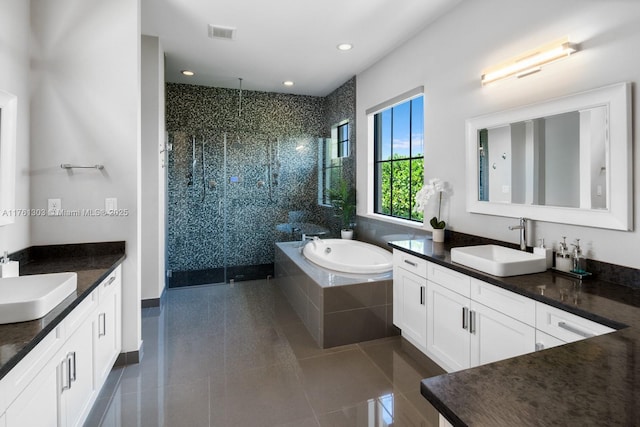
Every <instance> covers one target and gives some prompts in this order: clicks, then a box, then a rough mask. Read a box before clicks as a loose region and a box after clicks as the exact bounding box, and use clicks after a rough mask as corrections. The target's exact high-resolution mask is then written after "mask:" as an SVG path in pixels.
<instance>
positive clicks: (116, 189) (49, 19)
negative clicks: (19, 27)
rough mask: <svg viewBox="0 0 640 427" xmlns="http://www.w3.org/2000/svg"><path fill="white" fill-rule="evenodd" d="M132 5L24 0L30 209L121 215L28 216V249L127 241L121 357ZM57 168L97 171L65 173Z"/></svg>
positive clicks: (136, 312) (135, 220)
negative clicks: (56, 203)
mask: <svg viewBox="0 0 640 427" xmlns="http://www.w3.org/2000/svg"><path fill="white" fill-rule="evenodd" d="M139 9H140V5H139V1H138V0H109V1H102V0H57V1H53V2H52V1H49V0H32V1H31V36H32V39H31V55H32V57H31V64H32V75H31V81H32V94H31V168H30V175H31V192H30V194H31V206H32V207H33V208H45V207H46V206H47V199H48V198H60V199H62V208H63V209H66V210H74V209H104V205H105V198H106V197H116V198H117V199H118V208H119V209H123V210H124V209H126V210H128V212H127V213H126V215H123V216H117V217H104V216H102V217H91V216H74V217H64V216H60V217H35V218H31V234H32V239H31V244H33V245H45V244H59V243H81V242H99V241H114V240H124V241H126V251H127V259H126V260H125V262H124V264H123V307H122V312H123V334H122V337H123V351H125V352H129V351H136V350H138V349H139V348H140V342H141V341H140V340H141V334H140V321H141V319H140V226H139V224H140V218H139V214H140V212H139V211H138V208H137V207H138V206H139V205H140V124H139V123H140V22H139V21H140V11H139ZM61 163H73V164H80V165H93V164H103V165H104V170H103V171H98V170H95V169H89V170H74V171H73V172H67V171H65V170H62V169H61V168H60V164H61Z"/></svg>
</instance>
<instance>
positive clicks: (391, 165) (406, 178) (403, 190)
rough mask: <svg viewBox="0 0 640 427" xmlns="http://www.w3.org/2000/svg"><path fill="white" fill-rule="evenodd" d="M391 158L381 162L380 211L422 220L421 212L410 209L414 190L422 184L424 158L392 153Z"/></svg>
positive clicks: (416, 190) (412, 203)
mask: <svg viewBox="0 0 640 427" xmlns="http://www.w3.org/2000/svg"><path fill="white" fill-rule="evenodd" d="M392 160H393V161H389V162H384V163H381V172H382V173H381V192H380V193H381V194H380V196H381V199H382V200H381V208H382V211H381V212H380V213H382V214H385V215H393V216H394V217H398V218H405V219H411V220H415V221H422V219H423V216H424V215H423V213H422V212H412V209H413V206H414V204H415V203H414V198H415V195H416V192H418V191H419V190H420V188H422V185H423V184H424V159H423V158H421V157H419V158H414V159H403V156H401V155H394V156H393V159H392Z"/></svg>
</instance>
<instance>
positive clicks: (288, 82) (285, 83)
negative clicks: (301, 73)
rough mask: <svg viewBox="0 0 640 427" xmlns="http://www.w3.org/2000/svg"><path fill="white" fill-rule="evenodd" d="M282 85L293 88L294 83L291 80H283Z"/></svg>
mask: <svg viewBox="0 0 640 427" xmlns="http://www.w3.org/2000/svg"><path fill="white" fill-rule="evenodd" d="M282 84H283V85H285V86H293V84H294V83H293V82H292V81H291V80H285V81H284V82H282Z"/></svg>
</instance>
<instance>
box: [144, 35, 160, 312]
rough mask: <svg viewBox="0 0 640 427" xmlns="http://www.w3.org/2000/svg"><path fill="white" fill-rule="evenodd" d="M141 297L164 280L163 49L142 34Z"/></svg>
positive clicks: (155, 294)
mask: <svg viewBox="0 0 640 427" xmlns="http://www.w3.org/2000/svg"><path fill="white" fill-rule="evenodd" d="M141 49H142V52H141V53H142V64H141V66H142V165H141V166H142V191H141V197H142V204H141V206H140V210H141V216H142V241H141V249H142V253H141V256H142V258H141V268H142V270H141V273H142V274H141V278H142V284H141V286H142V290H141V294H142V299H155V298H160V296H161V295H162V291H163V290H164V282H165V185H166V184H165V181H166V178H165V169H164V165H163V162H162V159H163V158H164V145H165V125H164V123H165V120H164V93H165V91H164V52H163V50H162V46H161V44H160V39H159V38H158V37H153V36H142V44H141Z"/></svg>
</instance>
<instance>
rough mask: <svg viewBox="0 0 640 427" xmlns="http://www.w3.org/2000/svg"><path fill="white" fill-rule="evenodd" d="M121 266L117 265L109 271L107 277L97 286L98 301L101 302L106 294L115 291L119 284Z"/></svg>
mask: <svg viewBox="0 0 640 427" xmlns="http://www.w3.org/2000/svg"><path fill="white" fill-rule="evenodd" d="M121 270H122V267H121V266H118V267H117V268H116V269H115V270H113V271H112V272H111V274H110V275H109V277H107V278H106V279H104V280H103V281H102V283H100V285H99V286H98V302H99V303H102V301H104V300H105V299H106V298H107V297H108V295H112V294H113V292H115V290H116V288H118V287H119V286H120V283H121V280H122V273H121Z"/></svg>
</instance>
